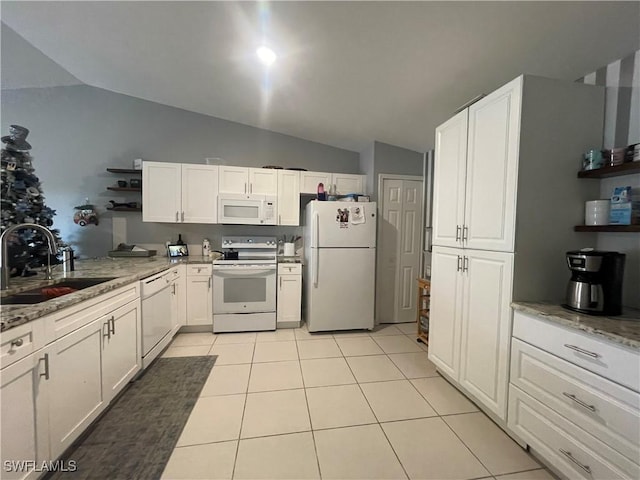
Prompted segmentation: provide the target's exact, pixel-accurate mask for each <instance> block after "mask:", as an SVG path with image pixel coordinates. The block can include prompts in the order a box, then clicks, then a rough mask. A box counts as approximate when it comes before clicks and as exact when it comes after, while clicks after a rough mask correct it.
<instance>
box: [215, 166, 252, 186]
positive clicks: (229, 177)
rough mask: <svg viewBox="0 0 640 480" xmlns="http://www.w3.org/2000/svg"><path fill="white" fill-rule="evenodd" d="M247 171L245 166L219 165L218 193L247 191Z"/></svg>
mask: <svg viewBox="0 0 640 480" xmlns="http://www.w3.org/2000/svg"><path fill="white" fill-rule="evenodd" d="M248 183H249V171H248V169H247V168H246V167H231V166H228V165H222V166H220V176H219V178H218V191H219V192H220V193H249V185H248Z"/></svg>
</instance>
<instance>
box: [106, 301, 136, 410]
mask: <svg viewBox="0 0 640 480" xmlns="http://www.w3.org/2000/svg"><path fill="white" fill-rule="evenodd" d="M107 322H108V323H109V326H108V328H109V330H108V332H109V333H108V335H106V336H103V337H102V349H103V352H102V381H103V392H104V400H105V402H109V401H111V400H112V399H113V398H114V397H115V396H116V395H117V394H118V392H120V390H122V389H123V388H124V386H125V385H126V384H127V383H128V382H129V380H131V379H132V378H133V377H134V376H135V374H136V373H137V372H138V371H139V370H140V368H141V365H142V360H141V359H142V354H141V352H140V347H139V345H140V301H139V300H136V301H134V302H130V303H128V304H126V305H124V306H122V307H120V308H118V309H117V310H115V311H114V312H112V313H110V314H109V315H108V316H107Z"/></svg>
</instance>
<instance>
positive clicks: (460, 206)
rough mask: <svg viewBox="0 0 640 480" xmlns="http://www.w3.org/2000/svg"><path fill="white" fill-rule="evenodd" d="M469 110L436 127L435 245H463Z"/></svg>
mask: <svg viewBox="0 0 640 480" xmlns="http://www.w3.org/2000/svg"><path fill="white" fill-rule="evenodd" d="M468 120H469V110H467V109H465V110H463V111H462V112H460V113H458V114H457V115H456V116H455V117H453V118H451V119H450V120H448V121H447V122H446V123H444V124H442V125H440V126H439V127H438V128H437V129H436V152H435V181H434V184H433V199H434V202H433V244H434V245H439V246H442V247H459V246H460V239H461V238H462V225H463V224H464V199H465V191H464V189H465V177H466V167H467V126H468Z"/></svg>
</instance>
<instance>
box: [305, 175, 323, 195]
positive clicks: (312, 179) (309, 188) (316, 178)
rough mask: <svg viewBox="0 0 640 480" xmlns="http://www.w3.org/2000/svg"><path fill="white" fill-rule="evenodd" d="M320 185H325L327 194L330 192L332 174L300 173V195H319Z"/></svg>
mask: <svg viewBox="0 0 640 480" xmlns="http://www.w3.org/2000/svg"><path fill="white" fill-rule="evenodd" d="M319 183H323V184H324V189H325V192H328V191H329V185H330V184H331V174H330V173H327V172H300V193H306V194H313V195H315V194H317V193H318V184H319Z"/></svg>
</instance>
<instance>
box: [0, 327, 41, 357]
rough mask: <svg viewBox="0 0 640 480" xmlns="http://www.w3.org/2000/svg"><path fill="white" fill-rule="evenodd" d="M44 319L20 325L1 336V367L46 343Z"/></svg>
mask: <svg viewBox="0 0 640 480" xmlns="http://www.w3.org/2000/svg"><path fill="white" fill-rule="evenodd" d="M45 343H46V342H45V335H44V328H43V319H42V318H38V319H36V320H33V321H31V322H29V323H25V324H23V325H18V326H17V327H13V328H11V329H9V330H6V331H4V332H2V335H1V336H0V368H5V367H8V366H9V365H11V364H12V363H14V362H17V361H18V360H20V359H21V358H24V357H26V356H27V355H30V354H31V353H32V352H35V351H36V350H38V349H39V348H42V347H43V346H44V345H45Z"/></svg>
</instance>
